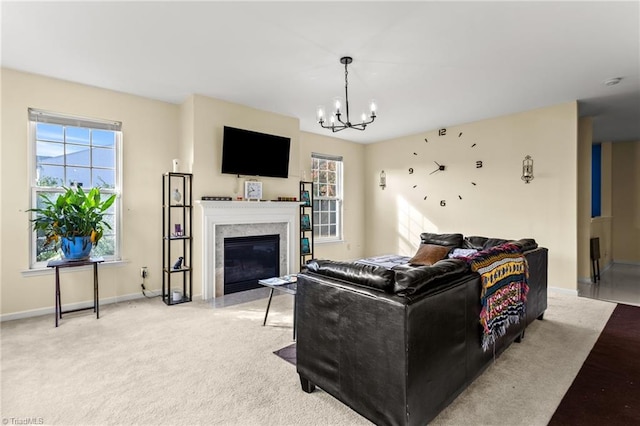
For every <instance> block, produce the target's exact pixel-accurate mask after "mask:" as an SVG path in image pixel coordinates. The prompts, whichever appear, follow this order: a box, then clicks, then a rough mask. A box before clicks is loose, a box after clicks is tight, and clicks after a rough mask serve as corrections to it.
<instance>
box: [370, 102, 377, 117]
mask: <svg viewBox="0 0 640 426" xmlns="http://www.w3.org/2000/svg"><path fill="white" fill-rule="evenodd" d="M370 109H371V115H372V116H375V115H376V111H377V110H378V106H377V105H376V101H371V108H370Z"/></svg>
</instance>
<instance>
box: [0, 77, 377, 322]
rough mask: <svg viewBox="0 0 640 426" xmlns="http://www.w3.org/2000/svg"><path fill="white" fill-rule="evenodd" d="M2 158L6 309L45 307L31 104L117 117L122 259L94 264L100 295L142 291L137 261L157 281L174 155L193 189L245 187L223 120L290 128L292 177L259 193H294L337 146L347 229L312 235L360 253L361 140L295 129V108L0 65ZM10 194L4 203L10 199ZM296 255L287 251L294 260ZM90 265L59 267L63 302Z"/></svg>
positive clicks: (238, 191)
mask: <svg viewBox="0 0 640 426" xmlns="http://www.w3.org/2000/svg"><path fill="white" fill-rule="evenodd" d="M1 83H2V89H3V90H2V132H1V135H2V151H1V152H2V161H1V169H0V170H1V174H0V182H1V184H2V194H3V196H2V197H1V199H2V204H0V217H2V218H3V220H2V221H1V222H0V227H1V228H0V229H1V235H2V243H1V245H0V250H1V252H3V253H7V255H6V256H2V257H1V258H0V277H1V282H0V285H1V287H2V290H1V291H2V293H1V295H2V302H1V314H2V317H3V319H7V318H15V317H20V316H24V315H31V314H38V313H46V312H51V311H52V308H53V273H52V271H51V270H43V271H40V272H38V273H35V274H34V273H33V272H30V273H25V272H26V271H27V270H28V268H29V235H30V232H31V230H30V226H29V223H28V214H27V213H26V212H25V211H26V210H27V209H28V208H29V207H30V206H29V191H28V189H29V185H28V162H29V160H28V151H27V127H28V126H27V109H28V108H29V107H33V108H38V109H43V110H49V111H54V112H59V113H65V114H72V115H80V116H86V117H95V118H102V119H109V120H117V121H122V122H123V150H124V153H123V157H124V164H123V181H124V183H123V186H124V187H123V240H122V241H123V244H122V245H123V250H122V256H123V260H124V261H123V262H121V263H118V264H105V265H102V266H101V267H100V297H101V300H102V301H103V303H104V302H106V301H117V300H124V299H126V298H131V297H139V296H140V283H141V279H140V277H139V270H140V267H141V266H147V267H148V268H149V277H148V279H147V280H146V282H145V285H146V287H147V288H148V289H151V290H159V289H160V288H161V282H162V274H161V270H162V260H161V257H162V246H161V238H160V232H161V220H162V216H161V195H162V194H161V185H160V183H161V182H160V180H161V179H160V176H161V175H162V174H163V173H165V172H167V171H169V170H170V169H171V160H172V159H173V158H178V159H179V161H180V171H185V172H192V173H193V174H194V180H193V190H194V194H193V195H194V199H196V200H197V199H199V198H200V197H201V196H203V195H226V196H231V197H233V198H235V197H236V196H242V195H243V191H244V186H243V183H244V180H245V178H244V177H243V178H241V179H237V178H236V177H235V176H231V175H223V174H221V173H220V168H221V153H222V131H223V126H225V125H229V126H234V127H240V128H245V129H249V130H255V131H260V132H265V133H271V134H277V135H282V136H287V137H290V138H291V156H290V167H289V176H290V177H289V178H288V179H277V178H260V180H261V181H262V182H263V193H264V198H266V199H274V198H277V197H278V196H298V191H299V188H298V181H299V180H300V175H301V171H302V170H303V169H304V170H306V175H307V177H309V178H310V176H311V174H310V155H311V152H322V153H330V154H336V155H343V156H344V160H345V170H346V172H345V198H346V200H347V201H345V225H344V227H345V239H344V240H343V241H341V242H336V243H331V244H324V245H318V246H317V247H316V251H315V254H316V256H318V257H325V258H357V257H361V256H362V253H363V246H364V236H363V234H364V223H363V221H362V216H363V213H362V209H363V197H364V194H363V192H362V177H363V150H364V147H363V146H362V145H360V144H355V143H352V142H347V141H344V140H341V139H336V138H331V137H325V136H319V135H315V134H309V133H301V132H300V131H299V122H298V119H297V118H294V117H287V116H283V115H278V114H273V113H269V112H265V111H260V110H256V109H253V108H249V107H245V106H242V105H238V104H233V103H229V102H224V101H221V100H217V99H212V98H208V97H205V96H200V95H191V96H189V97H188V98H187V99H186V100H185V101H184V102H183V103H182V104H181V105H173V104H169V103H165V102H159V101H153V100H149V99H144V98H140V97H136V96H132V95H127V94H123V93H118V92H113V91H109V90H103V89H99V88H95V87H90V86H84V85H81V84H76V83H71V82H66V81H61V80H56V79H51V78H46V77H41V76H37V75H33V74H27V73H22V72H18V71H14V70H6V69H2V80H1ZM9 199H10V200H12V202H11V203H7V200H9ZM200 222H201V211H200V209H199V208H197V207H196V209H195V210H194V253H193V266H194V276H193V279H194V280H193V290H194V295H195V296H196V297H197V296H198V295H200V294H201V287H202V277H201V268H202V267H201V265H198V263H200V261H201V260H200V258H201V253H202V252H201V244H202V239H201V237H200V235H201V232H202V229H201V223H200ZM298 261H299V260H298V259H297V258H296V259H293V260H292V262H293V265H294V269H297V268H296V267H295V265H297V263H298ZM90 279H91V275H90V271H88V270H79V269H74V270H67V271H65V272H63V274H62V283H63V304H65V305H74V304H79V303H85V302H87V301H89V300H91V297H92V292H91V286H90V285H87V282H88V281H90Z"/></svg>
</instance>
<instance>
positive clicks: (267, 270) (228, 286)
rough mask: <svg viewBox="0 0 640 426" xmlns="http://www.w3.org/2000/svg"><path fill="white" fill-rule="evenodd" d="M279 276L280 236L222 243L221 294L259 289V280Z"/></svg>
mask: <svg viewBox="0 0 640 426" xmlns="http://www.w3.org/2000/svg"><path fill="white" fill-rule="evenodd" d="M279 275H280V236H279V235H278V234H275V235H255V236H247V237H235V238H225V239H224V294H230V293H237V292H239V291H246V290H252V289H254V288H259V287H260V284H258V280H261V279H263V278H270V277H277V276H279Z"/></svg>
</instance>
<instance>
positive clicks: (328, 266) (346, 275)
mask: <svg viewBox="0 0 640 426" xmlns="http://www.w3.org/2000/svg"><path fill="white" fill-rule="evenodd" d="M307 269H308V270H309V271H311V272H315V273H317V274H320V275H325V276H328V277H331V278H337V279H340V280H344V281H347V282H349V283H350V284H355V285H358V286H361V287H366V288H373V289H376V290H380V291H384V292H386V293H391V292H393V283H394V278H395V272H394V271H392V270H390V269H387V268H385V267H382V266H374V265H366V264H362V263H354V262H336V261H333V260H313V261H311V262H309V263H308V264H307Z"/></svg>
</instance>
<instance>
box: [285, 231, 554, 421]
mask: <svg viewBox="0 0 640 426" xmlns="http://www.w3.org/2000/svg"><path fill="white" fill-rule="evenodd" d="M421 238H422V243H423V244H427V243H428V244H439V245H444V246H447V247H449V248H455V247H462V248H470V247H473V248H475V249H476V250H480V251H482V250H486V249H489V248H491V247H494V246H499V245H501V244H504V243H507V242H509V241H507V240H502V239H494V238H484V237H467V238H463V236H462V235H461V234H444V235H438V234H429V233H423V234H422V235H421ZM510 242H511V243H513V244H515V245H517V246H518V247H520V248H521V250H522V253H523V254H524V257H525V258H526V261H527V264H528V272H529V276H528V287H529V291H528V294H527V301H526V313H525V315H524V317H523V318H522V320H521V321H519V322H518V323H514V324H511V325H509V327H508V328H507V330H506V334H504V335H502V336H501V337H499V338H498V339H497V340H496V341H495V344H494V345H493V346H492V348H491V349H490V350H483V349H482V347H481V344H480V342H481V339H482V333H483V330H482V326H481V325H480V323H479V315H480V310H481V304H480V295H481V287H482V284H481V280H480V275H479V274H478V273H477V272H472V271H471V270H470V268H469V265H468V262H466V261H465V260H462V259H448V258H447V259H443V260H440V261H437V262H436V263H434V264H433V265H431V266H413V265H411V264H398V265H395V266H393V267H389V266H388V265H387V266H376V265H372V264H368V263H367V262H364V263H361V262H335V261H330V260H315V261H312V262H310V263H309V265H308V271H306V272H304V273H301V274H299V275H298V292H297V295H296V304H297V336H298V337H297V372H298V374H299V376H300V381H301V385H302V389H303V390H304V391H305V392H312V391H313V390H314V389H315V386H316V385H317V386H319V387H320V388H322V389H323V390H324V391H326V392H327V393H329V394H331V395H333V396H334V397H335V398H337V399H338V400H340V401H342V402H343V403H344V404H346V405H348V406H349V407H351V408H352V409H353V410H355V411H356V412H358V413H359V414H361V415H362V416H364V417H366V418H367V419H369V420H371V421H372V422H374V423H375V424H378V425H424V424H427V423H428V422H430V421H431V420H432V419H433V418H435V417H436V416H437V415H438V413H439V412H440V411H441V410H442V409H444V408H445V407H446V406H447V405H448V404H449V403H451V401H453V400H454V399H455V398H456V396H458V395H459V394H460V393H461V392H462V391H463V390H464V389H465V388H466V387H467V386H468V385H469V384H470V383H471V382H472V381H473V380H474V379H475V378H476V377H478V376H479V375H480V374H481V373H482V372H483V371H484V370H485V368H486V367H488V366H489V365H490V363H492V362H493V361H494V360H495V358H496V357H497V356H498V355H499V354H500V353H501V352H503V351H504V350H505V349H506V348H507V347H508V346H509V345H510V344H511V343H512V342H513V341H516V340H517V341H519V340H520V339H521V338H522V337H523V336H524V330H525V328H526V326H527V325H529V324H530V323H531V322H532V321H533V320H535V319H536V318H538V319H542V317H543V314H544V311H545V309H546V308H547V255H548V252H547V249H546V248H542V247H538V246H537V244H536V242H535V241H534V240H531V239H523V240H519V241H510Z"/></svg>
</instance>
